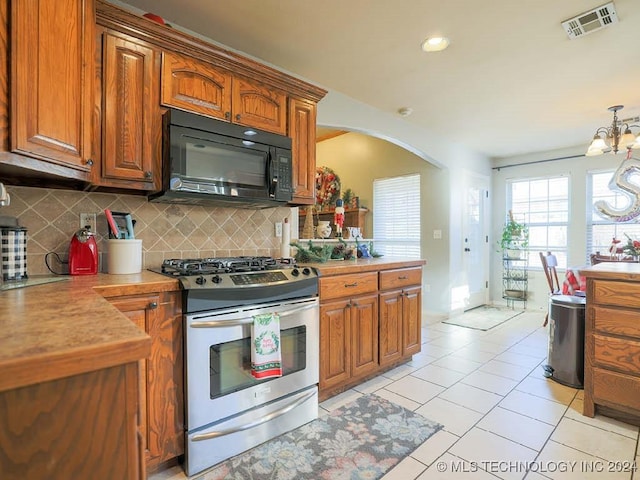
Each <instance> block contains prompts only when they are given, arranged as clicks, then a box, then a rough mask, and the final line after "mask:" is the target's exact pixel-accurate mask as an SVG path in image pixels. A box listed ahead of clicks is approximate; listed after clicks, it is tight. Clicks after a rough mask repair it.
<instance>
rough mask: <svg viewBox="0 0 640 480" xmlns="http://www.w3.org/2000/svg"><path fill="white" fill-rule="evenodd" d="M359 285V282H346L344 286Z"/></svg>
mask: <svg viewBox="0 0 640 480" xmlns="http://www.w3.org/2000/svg"><path fill="white" fill-rule="evenodd" d="M357 286H358V282H353V283H345V284H344V288H349V287H357Z"/></svg>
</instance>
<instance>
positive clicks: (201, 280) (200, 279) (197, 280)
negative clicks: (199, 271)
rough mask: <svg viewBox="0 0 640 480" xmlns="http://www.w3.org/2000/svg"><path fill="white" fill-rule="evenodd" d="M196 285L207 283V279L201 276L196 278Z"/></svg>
mask: <svg viewBox="0 0 640 480" xmlns="http://www.w3.org/2000/svg"><path fill="white" fill-rule="evenodd" d="M196 283H197V284H198V285H204V284H205V283H207V279H206V278H204V277H203V276H202V275H201V276H199V277H198V278H196Z"/></svg>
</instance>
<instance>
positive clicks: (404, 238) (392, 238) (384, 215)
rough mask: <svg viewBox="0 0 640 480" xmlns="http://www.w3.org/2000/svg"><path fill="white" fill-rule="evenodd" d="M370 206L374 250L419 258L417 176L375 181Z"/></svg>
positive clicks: (418, 195)
mask: <svg viewBox="0 0 640 480" xmlns="http://www.w3.org/2000/svg"><path fill="white" fill-rule="evenodd" d="M373 206H374V208H373V238H374V239H375V250H376V251H377V252H378V253H381V254H383V255H384V256H387V257H405V258H420V175H419V174H417V175H405V176H401V177H392V178H383V179H377V180H374V181H373Z"/></svg>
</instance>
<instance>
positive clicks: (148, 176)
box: [144, 170, 153, 178]
mask: <svg viewBox="0 0 640 480" xmlns="http://www.w3.org/2000/svg"><path fill="white" fill-rule="evenodd" d="M151 177H153V173H151V172H150V171H149V170H147V171H146V172H144V178H151Z"/></svg>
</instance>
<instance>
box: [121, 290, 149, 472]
mask: <svg viewBox="0 0 640 480" xmlns="http://www.w3.org/2000/svg"><path fill="white" fill-rule="evenodd" d="M110 302H111V304H112V305H113V306H114V307H116V308H117V309H118V310H120V311H121V312H122V313H124V314H125V315H126V316H127V317H128V318H129V319H131V321H132V322H133V323H135V324H136V325H137V326H138V327H139V328H140V329H141V330H142V331H143V332H148V331H149V326H150V325H152V324H154V323H155V322H156V321H157V313H158V304H159V303H160V297H159V296H158V295H140V296H135V297H125V298H115V299H111V300H110ZM148 370H149V360H140V361H139V362H138V383H139V388H138V393H139V402H138V408H139V415H138V418H139V423H140V431H141V432H142V438H143V441H142V442H141V443H142V448H143V454H142V455H141V460H142V462H141V463H142V468H143V471H145V470H146V469H144V466H145V465H146V461H147V459H148V458H149V457H150V456H151V452H150V451H149V431H148V415H149V406H148V403H149V395H148V391H147V372H148ZM142 478H146V475H145V476H144V477H142Z"/></svg>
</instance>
